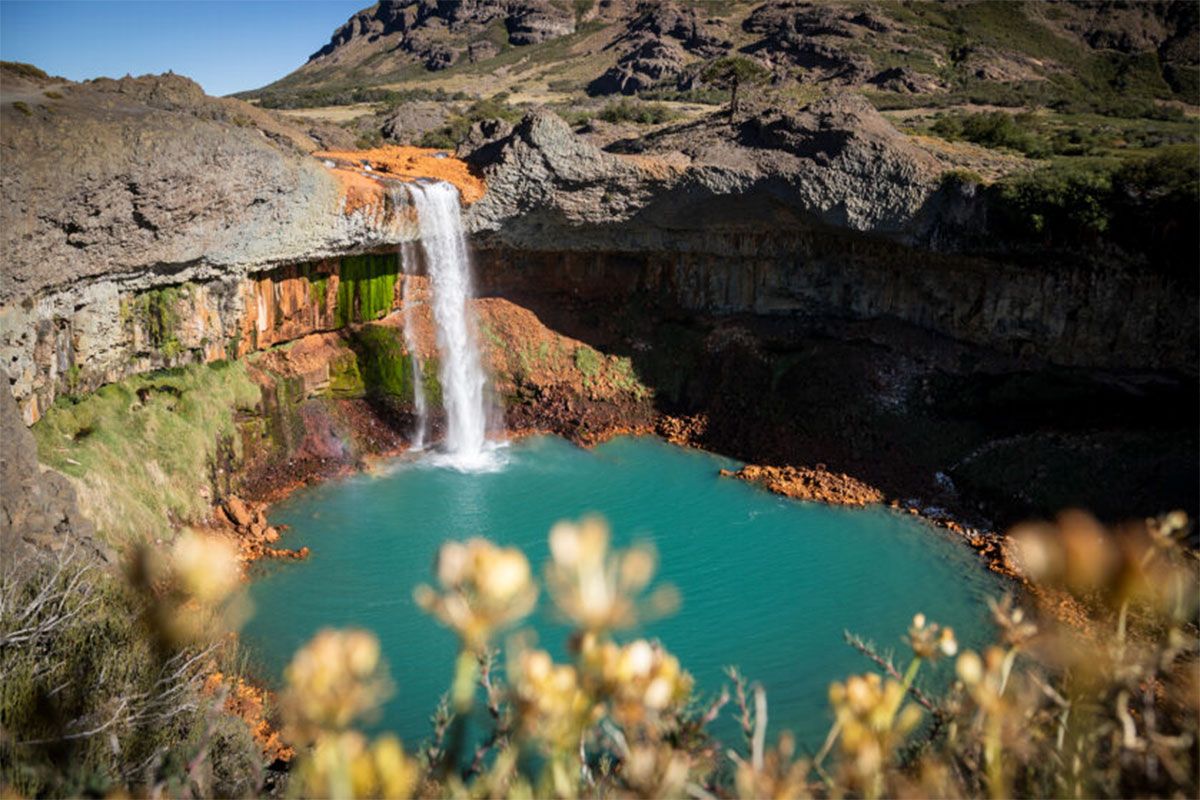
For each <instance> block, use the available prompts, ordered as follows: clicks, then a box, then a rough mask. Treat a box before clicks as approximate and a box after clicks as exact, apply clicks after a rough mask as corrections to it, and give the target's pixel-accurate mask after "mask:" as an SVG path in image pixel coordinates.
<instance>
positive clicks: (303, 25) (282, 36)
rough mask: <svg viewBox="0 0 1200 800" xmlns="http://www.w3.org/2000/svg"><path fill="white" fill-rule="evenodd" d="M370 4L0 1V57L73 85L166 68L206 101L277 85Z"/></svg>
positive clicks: (317, 0)
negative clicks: (195, 85) (188, 80)
mask: <svg viewBox="0 0 1200 800" xmlns="http://www.w3.org/2000/svg"><path fill="white" fill-rule="evenodd" d="M369 5H371V0H65V1H62V2H60V1H59V0H0V59H3V60H5V61H25V62H28V63H30V64H34V65H36V66H38V67H41V68H42V69H44V70H45V71H46V72H49V73H50V74H51V75H62V76H64V77H66V78H70V79H71V80H83V79H86V78H96V77H99V76H102V75H103V76H108V77H112V78H119V77H122V76H124V75H126V74H132V75H144V74H146V73H148V72H153V73H158V72H166V71H167V70H172V71H174V72H176V73H179V74H181V75H187V76H188V77H189V78H193V79H195V80H196V82H197V83H199V84H200V85H201V86H203V87H204V90H205V91H206V92H208V93H209V94H213V95H222V94H229V93H231V92H239V91H242V90H245V89H255V88H257V87H259V86H262V85H263V84H267V83H270V82H271V81H273V80H276V79H277V78H282V77H283V76H284V75H286V74H287V73H289V72H291V71H292V70H294V69H295V68H296V67H298V66H300V65H301V64H303V63H304V62H305V60H306V59H307V58H308V57H309V56H310V55H312V54H313V53H314V52H316V51H317V50H318V49H320V48H321V47H322V46H323V45H324V44H325V43H326V42H328V41H329V36H330V35H331V34H332V33H333V31H334V29H335V28H337V27H338V26H339V25H341V24H342V23H343V22H345V21H346V20H347V19H349V17H350V15H351V14H353V13H354V12H355V11H358V10H359V9H362V8H366V7H367V6H369Z"/></svg>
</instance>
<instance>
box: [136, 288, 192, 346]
mask: <svg viewBox="0 0 1200 800" xmlns="http://www.w3.org/2000/svg"><path fill="white" fill-rule="evenodd" d="M194 288H195V287H194V286H193V285H192V284H190V283H185V284H183V285H181V286H164V287H162V288H160V289H150V290H149V291H145V292H142V293H141V294H139V295H137V296H136V297H134V298H133V300H132V301H131V302H130V304H129V306H128V308H127V309H126V310H125V314H126V315H127V316H128V318H130V319H132V320H134V321H136V322H137V324H138V326H139V327H140V328H141V329H142V330H143V331H144V332H145V333H146V337H147V339H148V340H149V342H150V346H151V347H152V348H153V349H154V350H155V351H157V352H159V353H161V354H162V355H163V356H165V357H167V358H168V359H169V358H174V357H175V356H177V355H179V353H181V352H182V351H183V346H182V345H181V344H180V343H179V336H178V331H179V326H180V324H181V323H182V318H181V316H180V313H179V307H180V305H181V304H182V303H183V302H185V301H187V300H188V299H189V298H190V297H191V293H192V291H193V289H194Z"/></svg>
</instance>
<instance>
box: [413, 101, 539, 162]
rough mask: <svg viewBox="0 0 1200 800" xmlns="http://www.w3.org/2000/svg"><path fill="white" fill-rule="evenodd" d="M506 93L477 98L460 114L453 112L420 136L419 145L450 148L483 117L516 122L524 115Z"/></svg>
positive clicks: (443, 148)
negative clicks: (435, 127)
mask: <svg viewBox="0 0 1200 800" xmlns="http://www.w3.org/2000/svg"><path fill="white" fill-rule="evenodd" d="M507 100H508V95H507V94H506V93H504V92H501V93H500V94H498V95H496V96H495V97H490V98H487V99H484V100H477V101H476V102H475V103H473V104H471V107H470V108H468V109H467V110H466V111H464V112H463V113H461V114H455V115H454V116H452V117H450V119H448V120H446V124H445V125H443V126H442V127H440V128H438V129H437V130H434V131H430V132H429V133H426V134H425V135H424V136H423V137H421V142H420V144H421V147H437V148H440V149H442V150H452V149H454V148H455V147H457V146H458V143H459V142H461V141H462V140H463V139H465V138H467V134H468V133H470V131H471V126H472V125H474V124H475V123H476V122H482V121H483V120H485V119H502V120H505V121H507V122H511V123H516V122H518V121H520V119H521V117H522V116H524V112H523V111H522V110H521V109H519V108H517V107H515V106H512V105H509V104H508V102H507Z"/></svg>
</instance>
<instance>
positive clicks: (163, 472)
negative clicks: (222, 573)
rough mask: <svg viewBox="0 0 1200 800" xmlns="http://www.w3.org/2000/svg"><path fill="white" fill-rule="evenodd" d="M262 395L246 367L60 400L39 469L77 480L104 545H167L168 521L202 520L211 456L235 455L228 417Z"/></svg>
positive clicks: (143, 381) (45, 432) (166, 376)
mask: <svg viewBox="0 0 1200 800" xmlns="http://www.w3.org/2000/svg"><path fill="white" fill-rule="evenodd" d="M260 394H261V393H260V390H259V387H258V386H257V385H255V383H254V382H253V381H251V380H250V377H249V375H248V373H247V370H246V365H245V364H244V363H243V362H222V363H218V364H214V365H211V366H199V365H193V366H189V367H184V368H179V369H172V370H164V371H161V372H154V373H150V374H146V375H138V376H135V377H132V378H128V379H126V380H124V381H121V382H119V383H114V384H110V385H108V386H105V387H102V388H101V389H99V390H98V391H97V392H95V393H94V394H91V395H89V396H88V397H86V398H84V399H82V400H79V401H77V402H72V401H70V400H67V399H60V400H59V402H57V403H56V404H55V405H54V406H53V407H52V408H51V409H50V410H49V411H47V412H46V414H45V416H44V417H43V418H42V419H41V420H40V421H39V422H38V423H37V424H36V425H35V426H34V427H33V433H34V436H35V437H36V439H37V443H38V455H39V457H40V458H41V460H42V462H43V463H45V464H48V465H49V466H51V467H53V468H55V469H57V470H59V471H60V472H62V473H64V474H66V475H68V476H70V477H72V478H74V479H75V483H76V489H77V492H78V494H79V502H80V505H81V507H82V508H83V510H84V511H85V513H87V514H88V516H89V517H90V518H91V519H92V520H94V521H95V523H96V526H97V528H98V529H99V530H100V532H101V533H102V534H103V535H104V536H105V538H106V539H107V540H108V541H110V542H112V543H113V544H121V543H123V542H125V541H127V540H130V539H133V540H152V539H155V538H164V537H165V536H166V535H167V534H168V532H169V531H170V529H171V523H172V521H188V520H198V519H201V518H203V517H204V515H205V514H206V513H207V510H208V506H209V499H208V498H207V497H206V495H207V491H206V490H207V488H208V487H209V486H210V485H211V474H212V468H213V465H214V463H215V462H216V460H217V454H218V450H219V449H220V448H221V447H230V446H232V447H233V449H234V452H235V454H236V453H238V452H240V442H239V440H238V438H237V436H236V435H235V433H236V428H235V425H234V415H235V414H236V412H237V411H239V410H246V411H249V410H253V409H255V408H256V407H257V405H258V403H259V399H260Z"/></svg>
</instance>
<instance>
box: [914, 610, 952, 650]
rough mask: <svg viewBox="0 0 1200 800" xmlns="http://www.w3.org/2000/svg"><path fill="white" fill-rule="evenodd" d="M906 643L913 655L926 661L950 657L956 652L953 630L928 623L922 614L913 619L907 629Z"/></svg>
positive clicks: (934, 623)
mask: <svg viewBox="0 0 1200 800" xmlns="http://www.w3.org/2000/svg"><path fill="white" fill-rule="evenodd" d="M908 643H909V645H910V646H911V647H912V650H913V655H915V656H916V657H917V658H923V659H925V660H927V661H936V660H937V659H938V658H940V657H941V656H944V655H945V656H952V655H954V654H955V653H957V652H958V640H957V639H955V638H954V629H953V628H943V627H941V626H940V625H938V624H937V623H936V622H928V621H926V619H925V615H924V614H917V615H916V616H914V617H913V621H912V625H910V626H909V628H908Z"/></svg>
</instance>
